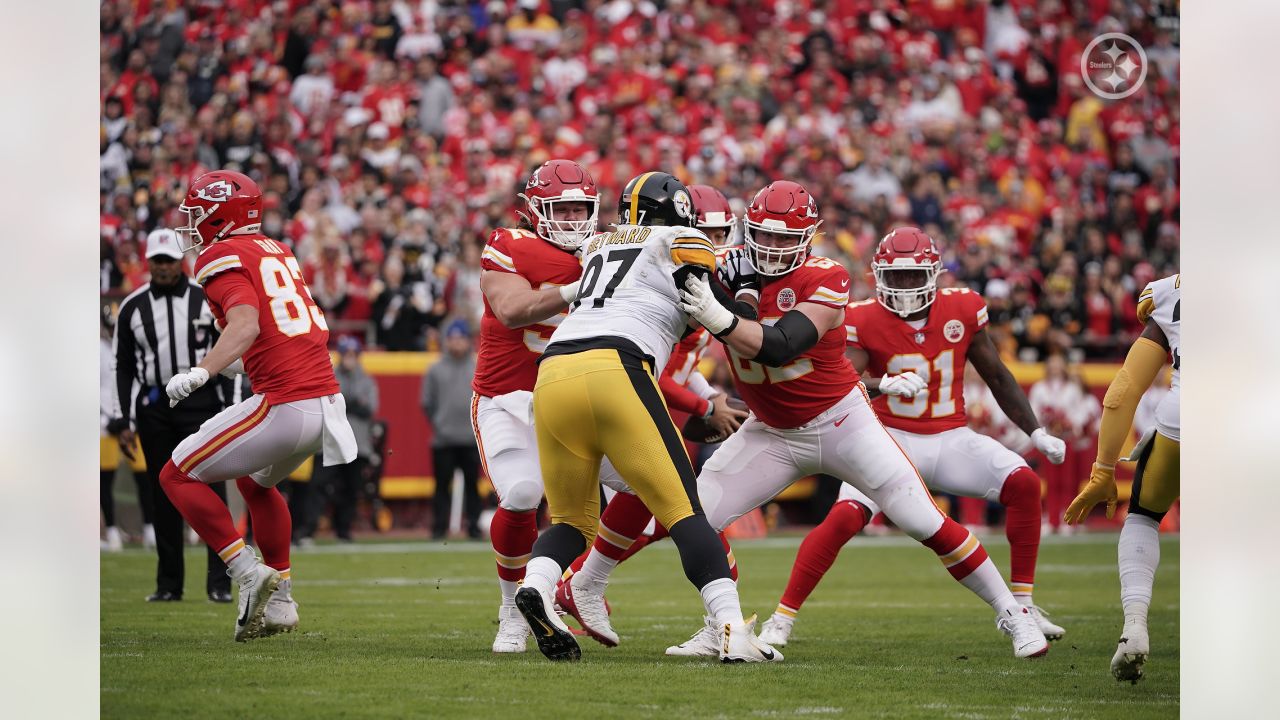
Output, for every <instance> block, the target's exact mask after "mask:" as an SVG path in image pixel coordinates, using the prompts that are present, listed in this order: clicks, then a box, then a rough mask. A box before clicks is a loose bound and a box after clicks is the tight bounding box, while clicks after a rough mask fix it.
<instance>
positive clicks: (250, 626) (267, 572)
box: [235, 550, 281, 642]
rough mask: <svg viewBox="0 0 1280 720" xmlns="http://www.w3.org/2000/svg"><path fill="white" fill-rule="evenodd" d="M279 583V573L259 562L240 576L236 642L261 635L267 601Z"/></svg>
mask: <svg viewBox="0 0 1280 720" xmlns="http://www.w3.org/2000/svg"><path fill="white" fill-rule="evenodd" d="M250 552H252V550H250ZM280 583H281V579H280V573H279V572H277V571H276V570H274V569H273V568H270V567H268V566H266V565H264V564H262V563H261V562H259V563H258V565H257V567H255V568H254V569H253V570H251V571H249V574H248V575H245V576H244V577H242V578H240V580H239V581H238V584H239V585H240V603H239V610H240V614H239V615H238V616H237V617H236V633H235V638H236V642H244V641H246V640H253V639H254V638H259V637H262V630H263V615H264V614H266V611H267V601H268V600H270V599H271V594H272V593H274V592H275V591H276V589H277V588H279V587H280Z"/></svg>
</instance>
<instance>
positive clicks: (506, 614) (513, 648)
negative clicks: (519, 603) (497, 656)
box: [493, 605, 529, 653]
mask: <svg viewBox="0 0 1280 720" xmlns="http://www.w3.org/2000/svg"><path fill="white" fill-rule="evenodd" d="M528 638H529V624H528V623H526V622H525V621H524V618H523V617H521V616H520V611H519V610H517V609H516V606H515V605H510V606H507V607H502V608H499V609H498V635H497V637H495V638H494V639H493V651H494V652H496V653H522V652H524V651H525V649H526V648H525V642H526V641H527V640H528Z"/></svg>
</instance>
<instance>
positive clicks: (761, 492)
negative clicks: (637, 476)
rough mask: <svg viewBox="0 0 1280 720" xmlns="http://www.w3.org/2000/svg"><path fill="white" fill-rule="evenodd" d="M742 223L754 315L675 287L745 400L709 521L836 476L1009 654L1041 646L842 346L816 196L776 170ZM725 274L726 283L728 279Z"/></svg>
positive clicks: (715, 459)
mask: <svg viewBox="0 0 1280 720" xmlns="http://www.w3.org/2000/svg"><path fill="white" fill-rule="evenodd" d="M745 222H746V228H745V235H746V249H745V253H746V254H747V257H748V258H749V259H750V261H751V262H750V264H751V265H752V266H754V268H755V270H757V271H758V272H759V274H760V276H761V282H762V287H761V292H760V318H761V320H760V322H756V321H754V320H749V319H746V318H741V317H738V316H736V315H735V314H734V313H732V312H730V311H729V310H728V309H727V308H725V307H724V306H723V305H721V304H720V302H718V301H717V300H716V298H715V296H714V295H713V293H712V290H711V288H710V286H709V283H708V282H707V280H706V279H702V280H701V281H691V282H686V287H685V289H684V292H683V293H682V295H683V301H682V302H683V305H684V308H685V310H686V311H687V312H688V313H689V314H690V315H691V316H692V317H694V318H695V319H697V321H698V322H700V323H701V324H702V325H703V326H704V327H706V328H707V330H709V331H710V332H711V333H712V334H713V335H715V336H716V337H717V338H719V339H720V340H721V341H722V342H723V343H724V344H725V346H726V348H727V349H728V352H729V356H730V361H731V362H730V367H731V369H732V371H733V374H734V377H735V379H736V381H737V384H738V391H739V393H740V394H741V396H742V398H743V400H745V401H746V403H747V406H748V407H750V408H751V411H752V416H751V417H749V418H748V419H747V421H746V422H744V423H743V424H742V427H741V428H740V429H739V430H738V432H736V433H734V435H733V436H732V437H730V438H729V439H728V440H727V441H725V443H724V444H723V445H721V446H720V448H719V449H718V450H717V451H716V453H715V454H714V455H712V456H711V459H710V460H708V461H707V463H706V465H704V466H703V468H702V472H701V473H700V474H699V476H698V498H699V500H700V501H701V503H702V506H703V508H704V510H705V511H706V513H707V520H708V521H709V522H710V523H711V526H712V527H713V528H715V529H718V530H723V529H724V528H725V527H727V526H728V525H729V524H730V523H732V522H733V521H734V520H737V519H738V518H739V517H741V516H742V515H743V514H745V513H747V512H749V511H750V510H752V509H754V508H756V507H759V506H760V505H762V504H764V503H765V502H767V501H768V500H769V499H771V498H772V497H774V496H775V495H777V494H778V493H779V492H781V491H782V490H783V489H784V488H786V487H787V486H788V485H790V484H791V483H793V482H795V481H796V480H797V479H799V478H801V477H804V476H806V475H810V474H814V473H825V474H828V475H832V476H835V477H837V478H839V479H840V480H842V481H844V482H845V483H847V484H850V485H852V486H854V487H855V488H857V489H858V490H860V491H861V492H863V493H864V494H865V495H867V496H868V498H869V499H870V500H871V501H873V502H874V503H876V504H877V505H878V506H879V507H880V509H882V510H883V511H884V513H885V515H886V516H888V517H889V518H890V519H891V520H893V522H894V523H895V524H896V525H897V526H898V527H900V528H902V529H903V530H904V531H905V532H906V533H907V534H909V535H910V536H911V537H913V538H915V539H917V540H919V541H920V542H922V543H923V544H924V545H925V546H927V547H928V548H929V549H930V550H933V551H934V552H935V553H936V554H937V555H938V557H939V559H940V560H941V561H942V563H943V565H944V566H945V567H946V568H947V570H948V571H949V572H950V573H951V575H952V576H953V577H954V578H955V579H956V580H958V581H959V582H960V583H962V584H963V585H964V586H965V587H967V588H969V589H970V590H971V591H973V592H974V593H975V594H976V595H978V596H979V597H981V598H982V599H983V600H984V601H985V602H986V603H987V604H989V605H990V606H991V607H992V608H993V609H994V610H995V612H996V625H997V626H998V627H999V628H1000V629H1001V630H1002V631H1003V632H1004V633H1005V634H1006V635H1008V636H1010V637H1011V638H1012V641H1013V650H1014V654H1015V656H1017V657H1036V656H1040V655H1043V654H1044V653H1046V652H1048V649H1049V644H1048V641H1047V640H1046V639H1045V636H1044V633H1043V632H1042V631H1041V630H1040V628H1039V626H1038V625H1037V624H1036V620H1035V617H1034V616H1033V615H1032V614H1031V613H1030V612H1029V611H1028V610H1027V609H1026V608H1024V607H1023V606H1022V605H1021V604H1020V603H1019V602H1018V600H1017V599H1016V598H1014V597H1013V594H1012V593H1010V592H1009V588H1008V587H1007V586H1006V585H1005V582H1004V579H1003V578H1002V577H1001V576H1000V572H999V571H998V570H997V569H996V566H995V564H994V563H992V562H991V560H990V558H988V557H987V553H986V550H985V549H984V548H983V547H982V545H981V544H980V543H979V542H978V539H977V538H976V537H974V536H973V535H972V534H971V533H970V532H969V531H968V530H966V529H965V528H964V527H963V526H962V525H960V524H959V523H956V522H955V521H954V520H952V519H951V518H948V517H947V516H946V515H944V514H943V513H942V511H941V510H939V509H938V507H937V506H936V505H935V504H934V502H933V498H932V497H931V496H930V495H929V491H928V490H927V489H926V488H925V486H924V482H923V481H922V480H921V478H920V475H919V474H918V473H917V472H916V469H915V467H913V466H912V464H911V461H910V460H908V459H907V456H906V455H905V454H904V453H903V452H902V450H901V449H900V448H899V447H898V445H897V444H896V443H895V442H894V440H893V437H892V436H891V435H889V433H888V431H887V430H886V429H885V427H884V425H882V424H881V423H880V420H879V419H877V417H876V414H875V412H874V411H873V410H872V407H871V401H870V399H869V398H868V396H867V393H866V391H865V390H864V389H863V387H862V386H861V385H860V384H859V382H858V380H859V377H858V372H857V371H856V370H855V369H854V367H853V365H852V364H850V362H849V360H848V358H846V357H845V354H844V348H845V338H846V331H845V328H844V325H845V306H846V305H847V304H848V288H849V275H848V273H847V272H846V271H845V269H844V268H843V267H841V266H840V264H839V263H837V262H834V261H832V260H829V259H826V258H821V257H810V256H809V245H810V243H811V241H812V239H813V236H814V235H815V234H816V232H817V229H818V225H819V223H820V221H819V219H818V206H817V203H816V202H815V201H814V199H813V198H812V197H811V196H810V195H809V193H808V192H807V191H806V190H805V189H804V188H803V187H801V186H800V185H798V184H797V183H794V182H790V181H786V180H782V181H777V182H774V183H772V184H771V185H769V186H768V187H766V188H764V189H763V190H761V191H760V192H759V193H758V194H757V195H756V196H755V199H753V200H752V202H751V205H750V206H749V207H748V209H747V216H746V221H745ZM725 264H726V265H729V266H730V267H733V265H732V264H731V263H725ZM727 279H729V281H730V284H731V289H733V283H735V282H736V281H735V279H733V278H727ZM881 389H882V391H886V390H887V388H881ZM708 643H711V644H714V641H713V640H712V638H710V637H709V636H708V634H707V628H705V627H704V628H703V630H700V631H699V633H698V634H696V635H695V636H694V638H692V639H690V640H689V641H688V642H686V643H684V644H683V645H679V646H675V647H673V648H670V649H668V652H669V653H671V654H682V655H686V654H688V655H700V654H704V653H703V649H704V646H706V645H707V644H708Z"/></svg>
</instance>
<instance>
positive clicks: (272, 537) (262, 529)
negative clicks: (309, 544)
mask: <svg viewBox="0 0 1280 720" xmlns="http://www.w3.org/2000/svg"><path fill="white" fill-rule="evenodd" d="M236 487H237V488H239V489H240V494H241V495H243V496H244V502H245V505H248V506H249V519H250V520H251V521H252V522H253V537H254V540H255V542H256V543H257V545H258V550H259V551H260V552H261V553H262V562H263V563H265V564H266V565H267V566H269V567H272V568H275V569H276V570H287V569H288V568H289V538H290V537H291V536H292V534H293V518H292V517H291V516H290V515H289V503H288V502H286V501H285V499H284V496H283V495H281V494H280V491H279V490H277V489H275V488H273V487H269V488H265V487H262V486H261V485H259V484H258V483H256V482H254V481H253V478H249V477H242V478H236Z"/></svg>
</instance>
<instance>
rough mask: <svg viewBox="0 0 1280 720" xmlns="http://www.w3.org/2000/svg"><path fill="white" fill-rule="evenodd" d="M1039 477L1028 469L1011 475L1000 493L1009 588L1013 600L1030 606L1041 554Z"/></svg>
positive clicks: (1019, 469)
mask: <svg viewBox="0 0 1280 720" xmlns="http://www.w3.org/2000/svg"><path fill="white" fill-rule="evenodd" d="M1040 487H1041V485H1040V476H1038V475H1036V474H1035V472H1033V471H1032V470H1031V468H1029V467H1025V466H1024V467H1020V468H1018V469H1017V470H1014V471H1013V472H1012V473H1010V474H1009V477H1008V478H1006V479H1005V481H1004V487H1003V488H1001V490H1000V504H1001V505H1004V507H1005V519H1004V534H1005V537H1007V538H1009V585H1010V586H1011V588H1012V589H1013V597H1014V599H1015V600H1017V601H1018V602H1019V603H1021V604H1022V605H1031V604H1032V600H1031V592H1032V590H1033V589H1034V587H1035V582H1036V558H1037V556H1038V555H1039V553H1040V512H1041V510H1040Z"/></svg>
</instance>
